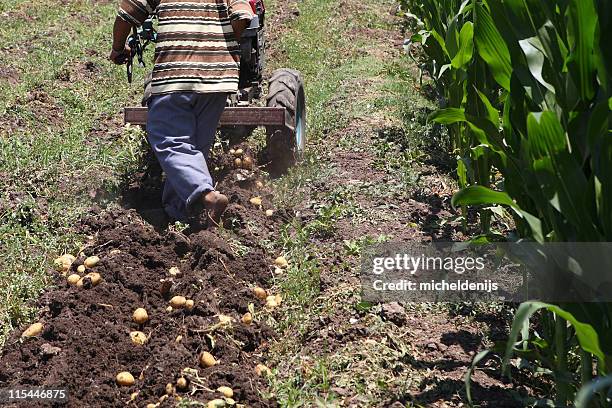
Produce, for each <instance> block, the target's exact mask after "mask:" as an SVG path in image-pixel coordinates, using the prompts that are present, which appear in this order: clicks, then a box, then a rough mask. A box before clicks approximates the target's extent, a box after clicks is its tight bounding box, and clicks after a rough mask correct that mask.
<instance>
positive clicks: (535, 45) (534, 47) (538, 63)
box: [519, 37, 555, 93]
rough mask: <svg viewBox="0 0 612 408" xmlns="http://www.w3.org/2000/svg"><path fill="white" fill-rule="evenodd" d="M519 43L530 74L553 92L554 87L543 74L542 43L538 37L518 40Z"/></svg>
mask: <svg viewBox="0 0 612 408" xmlns="http://www.w3.org/2000/svg"><path fill="white" fill-rule="evenodd" d="M519 45H520V46H521V49H522V50H523V53H524V54H525V58H526V59H527V65H528V66H529V72H531V75H533V77H534V78H535V79H536V80H537V81H538V82H539V83H540V84H542V85H544V87H546V89H548V90H549V91H550V92H552V93H555V88H554V87H553V86H552V85H551V84H549V83H548V82H547V81H546V80H545V79H544V76H543V70H544V52H543V51H542V48H543V46H542V43H541V42H540V39H539V38H538V37H531V38H527V39H525V40H521V41H519Z"/></svg>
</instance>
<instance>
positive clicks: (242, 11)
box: [229, 0, 253, 42]
mask: <svg viewBox="0 0 612 408" xmlns="http://www.w3.org/2000/svg"><path fill="white" fill-rule="evenodd" d="M229 13H230V15H229V17H230V20H231V21H232V28H233V29H234V35H235V37H236V40H237V41H238V42H240V37H242V33H243V32H244V30H246V28H247V27H248V26H249V24H250V22H251V19H252V18H253V9H252V8H251V5H250V4H249V2H248V1H246V0H229Z"/></svg>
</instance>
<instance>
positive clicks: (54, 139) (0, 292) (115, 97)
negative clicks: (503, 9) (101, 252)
mask: <svg viewBox="0 0 612 408" xmlns="http://www.w3.org/2000/svg"><path fill="white" fill-rule="evenodd" d="M115 12H116V5H115V4H114V2H111V3H104V4H100V3H98V2H93V3H92V2H89V1H71V2H68V3H66V2H61V1H53V0H43V1H39V2H30V1H5V0H0V13H8V15H9V16H10V18H6V19H4V20H3V24H2V25H1V26H0V44H3V45H11V46H10V47H5V48H3V49H2V50H0V68H3V69H9V70H10V72H11V76H13V77H15V78H14V80H12V79H9V77H5V76H3V77H0V93H2V95H3V98H2V100H1V101H0V124H1V125H2V127H1V128H0V174H2V177H1V178H0V191H1V193H0V325H1V330H0V345H1V344H2V342H3V339H4V336H5V335H6V334H7V333H8V332H9V331H10V330H11V329H12V328H14V327H15V326H16V325H18V324H20V323H22V322H24V321H26V320H28V319H29V318H31V317H32V315H33V313H34V312H35V309H33V308H31V307H30V306H31V304H32V303H31V301H32V300H33V299H35V298H36V297H37V295H38V294H39V293H40V291H41V290H42V289H43V288H44V287H45V286H46V285H47V284H48V283H49V275H48V274H47V271H48V270H49V269H50V268H49V266H50V263H49V260H50V259H53V258H54V257H55V256H57V255H58V254H60V253H63V252H65V251H67V252H72V253H74V252H76V251H77V250H78V248H79V246H80V245H81V243H82V242H83V240H84V238H83V237H82V234H81V233H80V231H77V230H75V228H74V225H75V223H76V222H77V221H78V219H79V218H80V216H81V215H82V214H83V213H84V211H85V210H86V208H88V207H89V206H90V203H91V200H90V198H89V194H88V193H89V192H90V191H94V190H96V189H97V188H99V187H103V188H104V189H106V190H109V191H112V190H113V189H116V188H117V187H118V186H119V184H120V182H121V180H122V175H124V174H126V173H128V172H130V171H131V170H132V169H134V167H135V166H136V165H137V163H138V159H139V157H140V154H141V146H142V134H141V133H139V132H137V131H134V130H131V131H123V132H119V134H118V135H116V136H114V137H108V138H104V137H103V138H101V139H99V138H97V137H94V136H92V129H93V128H95V127H96V126H97V125H98V124H99V123H100V122H102V121H103V120H104V118H106V117H117V116H118V115H119V114H120V108H121V107H122V106H124V105H126V104H128V102H129V103H134V101H136V100H137V96H136V95H137V93H138V92H139V89H138V88H139V86H138V85H133V86H128V85H127V81H126V79H125V72H124V68H123V67H115V66H113V65H112V64H110V63H109V62H108V61H107V60H106V58H105V57H106V55H107V52H108V50H109V47H110V37H109V33H110V32H111V28H112V21H113V19H114V14H115ZM86 64H88V65H87V67H89V68H90V70H88V69H87V68H86ZM141 75H142V70H141V71H140V72H137V74H136V78H135V81H134V83H135V84H138V83H142V81H140V76H141ZM35 95H39V97H38V98H36V99H40V100H36V99H34V97H35ZM32 99H34V100H32ZM15 123H16V124H17V126H15V125H13V124H15Z"/></svg>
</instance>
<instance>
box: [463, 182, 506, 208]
mask: <svg viewBox="0 0 612 408" xmlns="http://www.w3.org/2000/svg"><path fill="white" fill-rule="evenodd" d="M480 204H503V205H507V206H510V207H516V203H515V202H514V201H512V199H511V198H510V196H509V195H508V194H507V193H504V192H502V191H493V190H491V189H489V188H486V187H483V186H469V187H466V188H464V189H462V190H459V191H458V192H457V193H455V195H454V196H453V198H452V200H451V205H452V206H453V207H456V206H458V205H480Z"/></svg>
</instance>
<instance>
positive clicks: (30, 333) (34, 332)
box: [21, 323, 43, 337]
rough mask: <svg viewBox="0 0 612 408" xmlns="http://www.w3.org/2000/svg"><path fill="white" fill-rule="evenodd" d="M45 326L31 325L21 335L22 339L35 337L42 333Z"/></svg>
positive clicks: (40, 324) (39, 324)
mask: <svg viewBox="0 0 612 408" xmlns="http://www.w3.org/2000/svg"><path fill="white" fill-rule="evenodd" d="M42 330H43V324H42V323H34V324H32V325H30V327H28V328H27V329H25V331H24V332H23V333H22V334H21V337H35V336H38V335H39V334H40V333H42Z"/></svg>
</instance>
